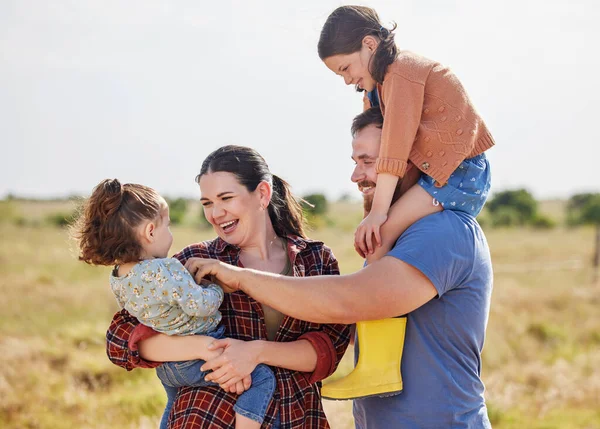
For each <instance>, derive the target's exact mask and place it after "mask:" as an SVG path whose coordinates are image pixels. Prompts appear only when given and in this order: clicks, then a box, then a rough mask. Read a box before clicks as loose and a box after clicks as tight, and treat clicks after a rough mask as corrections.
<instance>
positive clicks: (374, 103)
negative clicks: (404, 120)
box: [367, 89, 379, 107]
mask: <svg viewBox="0 0 600 429" xmlns="http://www.w3.org/2000/svg"><path fill="white" fill-rule="evenodd" d="M367 97H368V98H369V101H370V102H371V107H379V94H377V89H374V90H373V91H371V92H367Z"/></svg>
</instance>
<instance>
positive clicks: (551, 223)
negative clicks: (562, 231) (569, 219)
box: [531, 214, 556, 229]
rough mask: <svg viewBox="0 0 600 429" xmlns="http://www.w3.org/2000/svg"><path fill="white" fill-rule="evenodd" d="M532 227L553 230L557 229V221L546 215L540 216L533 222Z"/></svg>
mask: <svg viewBox="0 0 600 429" xmlns="http://www.w3.org/2000/svg"><path fill="white" fill-rule="evenodd" d="M531 226H533V227H534V228H536V229H552V228H556V221H555V220H554V219H552V218H550V217H548V216H546V215H541V214H538V215H536V216H535V217H534V218H533V220H532V221H531Z"/></svg>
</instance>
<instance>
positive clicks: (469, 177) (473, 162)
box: [419, 153, 492, 216]
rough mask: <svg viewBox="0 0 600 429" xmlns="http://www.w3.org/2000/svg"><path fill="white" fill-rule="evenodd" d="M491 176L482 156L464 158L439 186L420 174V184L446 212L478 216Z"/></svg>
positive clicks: (486, 161)
mask: <svg viewBox="0 0 600 429" xmlns="http://www.w3.org/2000/svg"><path fill="white" fill-rule="evenodd" d="M491 181H492V176H491V173H490V163H489V162H488V160H487V158H486V156H485V154H484V153H482V154H480V155H477V156H474V157H473V158H468V159H465V160H464V161H463V162H462V163H461V164H460V165H459V166H458V168H457V169H456V170H454V172H453V173H452V175H451V176H450V179H448V183H447V184H446V185H444V186H442V187H439V188H438V187H436V186H435V180H434V179H432V178H431V177H429V176H427V175H426V174H422V175H421V179H420V180H419V185H421V187H422V188H423V189H425V190H426V191H427V192H428V193H429V195H431V196H432V197H433V198H435V199H436V200H437V201H438V202H439V203H440V204H441V205H442V207H443V208H444V209H445V210H458V211H461V212H466V213H468V214H470V215H472V216H477V215H478V214H479V212H480V211H481V209H482V208H483V205H484V204H485V202H486V200H487V197H488V193H489V191H490V185H491Z"/></svg>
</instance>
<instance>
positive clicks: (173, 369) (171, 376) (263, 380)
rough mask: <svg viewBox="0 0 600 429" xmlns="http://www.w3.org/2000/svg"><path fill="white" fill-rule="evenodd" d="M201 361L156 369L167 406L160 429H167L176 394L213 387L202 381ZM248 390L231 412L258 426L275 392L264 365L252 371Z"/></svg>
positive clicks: (213, 334)
mask: <svg viewBox="0 0 600 429" xmlns="http://www.w3.org/2000/svg"><path fill="white" fill-rule="evenodd" d="M224 333H225V328H224V327H223V326H220V327H219V328H218V329H217V330H216V331H214V332H211V333H210V334H202V335H207V336H209V337H213V338H217V339H219V338H223V335H224ZM204 363H205V361H203V360H188V361H180V362H165V363H164V364H162V365H161V366H159V367H158V368H156V374H157V375H158V378H159V379H160V381H161V382H162V384H163V386H164V388H165V391H166V392H167V406H166V407H165V411H164V413H163V416H162V419H161V421H160V429H167V422H168V419H169V414H170V413H171V408H173V403H174V402H175V398H176V396H177V390H178V388H179V387H182V386H193V387H204V386H214V385H216V383H214V382H212V381H205V380H204V378H205V377H206V375H207V374H208V371H201V370H200V367H202V365H204ZM251 376H252V386H250V389H248V390H246V391H245V392H244V393H242V394H241V395H240V396H238V399H237V401H236V404H235V405H234V407H233V409H234V411H235V412H236V413H238V414H241V415H243V416H245V417H248V418H249V419H252V420H254V421H256V422H258V423H262V422H263V419H264V418H265V413H266V412H267V406H268V405H269V401H270V400H271V398H272V396H273V392H274V391H275V384H276V382H275V375H274V374H273V371H271V369H270V368H269V367H268V366H266V365H262V364H260V365H258V366H257V367H256V368H255V369H254V371H252V374H251Z"/></svg>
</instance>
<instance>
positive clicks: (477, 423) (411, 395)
mask: <svg viewBox="0 0 600 429" xmlns="http://www.w3.org/2000/svg"><path fill="white" fill-rule="evenodd" d="M387 256H392V257H394V258H398V259H400V260H402V261H404V262H406V263H408V264H410V265H412V266H414V267H415V268H417V269H418V270H419V271H421V272H422V273H423V274H424V275H425V276H427V278H428V279H429V280H430V281H431V282H432V283H433V285H434V287H435V288H436V290H437V292H438V297H436V298H434V299H432V300H431V301H429V302H428V303H426V304H425V305H423V306H421V307H420V308H418V309H416V310H414V311H413V312H411V313H409V314H408V321H407V326H406V338H405V342H404V354H403V357H402V365H401V366H402V379H403V382H404V390H403V392H402V393H401V394H399V395H396V396H391V397H386V398H379V397H374V398H365V399H358V400H355V401H354V418H355V421H356V427H357V428H360V429H366V428H368V429H390V428H402V429H413V428H415V429H417V428H418V429H423V428H478V429H479V428H491V425H490V422H489V419H488V417H487V409H486V406H485V400H484V397H483V393H484V390H485V388H484V385H483V382H482V381H481V378H480V375H481V350H482V349H483V341H484V338H485V328H486V325H487V321H488V316H489V310H490V298H491V294H492V263H491V259H490V252H489V248H488V245H487V241H486V239H485V236H484V234H483V231H482V230H481V229H480V227H479V224H478V223H477V222H476V221H475V219H474V218H473V217H472V216H470V215H468V214H466V213H463V212H457V211H453V210H445V211H443V212H440V213H436V214H433V215H430V216H427V217H425V218H423V219H421V220H420V221H418V222H416V223H415V224H413V225H412V226H410V227H409V228H408V229H407V230H406V232H405V233H404V234H402V236H401V237H400V238H399V239H398V241H397V242H396V245H395V246H394V248H393V249H392V250H391V251H390V252H389V253H388V254H387Z"/></svg>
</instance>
